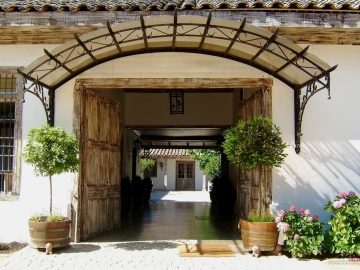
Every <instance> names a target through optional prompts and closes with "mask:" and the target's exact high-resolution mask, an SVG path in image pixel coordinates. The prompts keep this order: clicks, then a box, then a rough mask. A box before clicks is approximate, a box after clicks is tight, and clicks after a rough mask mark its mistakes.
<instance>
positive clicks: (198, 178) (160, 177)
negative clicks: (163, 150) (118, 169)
mask: <svg viewBox="0 0 360 270" xmlns="http://www.w3.org/2000/svg"><path fill="white" fill-rule="evenodd" d="M170 161H171V162H170ZM176 161H177V160H176V159H166V160H165V159H157V163H156V166H157V177H151V180H152V181H153V185H154V187H153V189H154V190H175V186H176ZM160 162H163V164H164V167H163V168H162V169H161V168H160V165H159V164H160ZM166 163H167V166H165V164H166ZM169 166H170V167H169ZM198 166H199V162H198V161H195V168H196V171H195V190H199V191H201V190H202V186H203V175H204V172H203V171H202V170H199V169H198ZM165 175H167V182H166V183H167V185H165V184H166V183H165V181H164V176H165ZM141 176H143V174H142V173H141ZM170 187H171V188H170Z"/></svg>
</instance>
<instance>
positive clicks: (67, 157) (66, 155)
mask: <svg viewBox="0 0 360 270" xmlns="http://www.w3.org/2000/svg"><path fill="white" fill-rule="evenodd" d="M21 156H22V158H23V159H24V162H25V163H28V164H30V165H33V166H34V171H35V174H36V175H41V176H51V175H54V174H61V173H64V172H76V171H78V169H79V144H78V141H77V139H76V137H75V135H73V134H67V133H66V132H65V130H63V129H62V128H60V127H50V126H49V125H44V126H41V127H39V128H32V129H31V130H30V131H29V133H28V141H27V144H26V145H25V148H24V151H23V153H22V155H21Z"/></svg>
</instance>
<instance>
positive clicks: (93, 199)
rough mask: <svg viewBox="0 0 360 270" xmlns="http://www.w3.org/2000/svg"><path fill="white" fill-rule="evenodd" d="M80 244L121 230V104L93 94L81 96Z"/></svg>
mask: <svg viewBox="0 0 360 270" xmlns="http://www.w3.org/2000/svg"><path fill="white" fill-rule="evenodd" d="M82 98H83V100H82V102H81V104H82V106H84V108H83V110H82V111H83V112H84V114H83V115H82V116H81V120H80V121H81V140H80V143H81V145H82V146H81V147H80V149H82V153H81V156H82V164H81V171H82V179H81V185H82V189H83V191H82V200H81V202H82V218H81V221H82V227H81V233H80V234H81V240H86V239H90V238H94V237H96V236H99V235H104V234H107V233H111V232H112V231H114V230H115V229H118V228H119V227H120V175H121V173H120V166H121V155H120V141H121V134H120V104H119V103H117V102H115V101H113V100H110V99H108V98H105V97H102V96H100V95H98V94H96V93H94V92H92V91H85V93H84V94H83V95H82Z"/></svg>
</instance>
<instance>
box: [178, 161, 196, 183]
mask: <svg viewBox="0 0 360 270" xmlns="http://www.w3.org/2000/svg"><path fill="white" fill-rule="evenodd" d="M176 190H195V162H194V161H176Z"/></svg>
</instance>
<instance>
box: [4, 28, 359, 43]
mask: <svg viewBox="0 0 360 270" xmlns="http://www.w3.org/2000/svg"><path fill="white" fill-rule="evenodd" d="M104 27H106V26H99V25H91V26H83V25H79V26H54V25H49V26H44V25H42V26H0V33H1V39H0V45H7V44H62V43H64V42H66V41H69V40H72V39H74V34H77V35H78V36H81V35H83V34H85V33H88V32H91V31H95V30H97V29H101V28H104ZM264 28H266V29H268V30H269V31H271V32H274V31H275V29H277V27H264ZM54 33H56V35H54ZM278 36H282V37H285V38H287V39H289V40H291V41H292V42H294V43H297V44H330V45H360V28H324V27H280V28H279V32H278Z"/></svg>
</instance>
